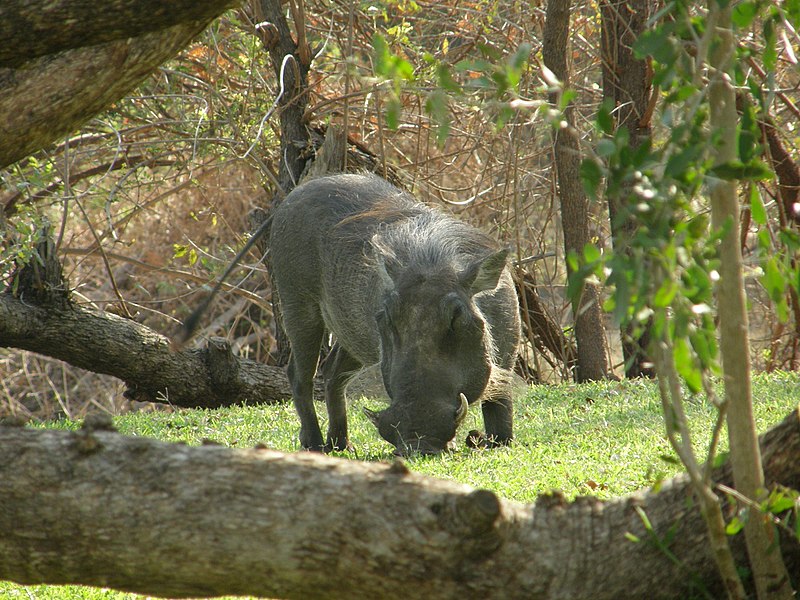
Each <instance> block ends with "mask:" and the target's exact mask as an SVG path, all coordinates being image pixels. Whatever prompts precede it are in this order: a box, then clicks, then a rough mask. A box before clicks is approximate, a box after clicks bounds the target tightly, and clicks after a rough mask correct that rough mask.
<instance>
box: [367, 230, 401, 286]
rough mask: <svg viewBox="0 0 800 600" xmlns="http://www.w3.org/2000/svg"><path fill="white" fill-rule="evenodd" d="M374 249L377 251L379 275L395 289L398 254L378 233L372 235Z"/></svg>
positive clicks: (386, 284)
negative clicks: (384, 242) (396, 254)
mask: <svg viewBox="0 0 800 600" xmlns="http://www.w3.org/2000/svg"><path fill="white" fill-rule="evenodd" d="M372 251H373V252H374V253H375V266H376V267H377V269H378V275H379V276H380V278H381V281H382V282H383V284H384V286H385V287H386V288H387V289H390V290H391V289H394V287H395V283H394V280H395V277H396V276H397V266H398V265H397V256H395V254H394V252H393V251H392V250H391V249H390V248H388V247H387V246H386V245H385V244H383V241H382V240H381V238H380V237H379V235H378V234H375V235H374V236H372Z"/></svg>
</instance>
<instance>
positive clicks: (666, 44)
mask: <svg viewBox="0 0 800 600" xmlns="http://www.w3.org/2000/svg"><path fill="white" fill-rule="evenodd" d="M672 29H673V28H672V27H657V28H655V29H648V30H647V31H645V32H644V33H642V35H640V36H639V39H637V40H636V42H635V43H634V45H633V52H634V54H635V55H636V58H638V59H639V60H643V59H645V58H647V57H648V56H652V57H653V58H654V59H655V60H657V61H658V62H660V63H661V64H665V65H670V64H672V63H674V62H675V61H676V60H677V51H676V47H675V40H674V38H673V36H672V33H673V31H672Z"/></svg>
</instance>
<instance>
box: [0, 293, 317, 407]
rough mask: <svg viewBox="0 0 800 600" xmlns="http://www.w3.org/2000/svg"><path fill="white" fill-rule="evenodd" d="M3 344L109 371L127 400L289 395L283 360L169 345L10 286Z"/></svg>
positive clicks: (179, 401)
mask: <svg viewBox="0 0 800 600" xmlns="http://www.w3.org/2000/svg"><path fill="white" fill-rule="evenodd" d="M0 347H8V348H20V349H22V350H30V351H31V352H37V353H39V354H44V355H46V356H51V357H53V358H57V359H59V360H63V361H65V362H68V363H69V364H71V365H74V366H76V367H80V368H82V369H87V370H89V371H93V372H95V373H104V374H107V375H113V376H114V377H117V378H119V379H121V380H122V381H124V382H125V383H126V384H127V386H128V390H127V391H126V392H125V395H126V396H127V397H128V398H130V399H132V400H138V401H149V402H169V403H170V404H172V405H173V406H181V407H188V408H216V407H221V406H230V405H234V404H244V403H250V404H253V403H272V402H278V401H282V400H285V399H287V398H289V397H291V388H290V387H289V381H288V379H287V377H286V373H285V372H284V370H283V369H282V368H280V367H271V366H267V365H263V364H260V363H257V362H255V361H253V360H249V359H245V358H239V357H236V356H233V355H232V354H231V349H230V347H229V346H228V344H227V343H226V342H225V340H222V339H213V340H212V341H211V342H210V347H209V348H206V349H202V350H183V351H180V352H173V351H172V350H170V341H169V339H167V338H166V337H164V336H163V335H160V334H158V333H156V332H154V331H153V330H151V329H149V328H148V327H145V326H144V325H141V324H139V323H137V322H135V321H132V320H130V319H125V318H123V317H119V316H117V315H115V314H112V313H108V312H101V311H96V310H90V309H86V308H82V307H78V306H74V305H67V306H66V307H57V306H52V305H50V306H45V307H40V306H35V305H32V304H27V303H26V302H25V300H24V298H23V299H18V298H15V297H13V296H12V295H11V294H0ZM317 393H318V394H320V397H321V393H322V392H321V391H320V390H317Z"/></svg>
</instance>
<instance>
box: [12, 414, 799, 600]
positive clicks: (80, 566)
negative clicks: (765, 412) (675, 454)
mask: <svg viewBox="0 0 800 600" xmlns="http://www.w3.org/2000/svg"><path fill="white" fill-rule="evenodd" d="M798 416H799V415H798V413H797V412H794V413H792V414H791V415H789V416H788V417H787V418H786V419H785V420H784V422H783V423H781V424H780V425H778V426H777V427H776V428H774V429H773V430H771V431H770V432H768V433H767V434H765V436H764V437H763V446H762V447H763V452H764V464H765V469H766V473H767V479H768V481H769V482H770V483H774V482H776V481H778V482H780V483H782V484H784V485H787V486H790V487H793V488H795V489H796V488H798V487H800V419H798ZM103 428H104V427H103V426H102V425H101V426H100V427H98V426H97V425H94V426H91V425H90V426H88V427H87V426H84V429H82V430H81V431H79V432H64V431H41V430H31V429H24V428H11V427H0V455H1V456H3V457H4V459H3V461H1V462H0V504H2V510H0V579H7V580H11V581H15V582H18V583H22V584H34V583H51V584H65V583H80V584H86V585H94V586H104V587H112V588H116V589H122V590H129V591H134V592H138V593H143V594H152V595H158V596H170V597H186V596H214V595H221V594H253V595H259V596H268V597H274V598H304V599H309V598H327V599H335V598H348V599H355V598H431V599H435V598H458V599H459V600H463V599H467V598H504V599H515V598H524V599H525V600H533V599H544V598H570V599H572V598H590V597H591V598H595V599H603V598H622V597H624V598H648V599H651V598H670V599H672V598H681V597H686V596H687V595H688V594H690V593H692V592H693V591H694V592H696V589H693V587H692V586H693V585H696V584H697V583H702V584H703V585H704V586H705V587H706V588H707V592H708V593H709V594H710V595H711V597H718V595H717V594H718V593H719V592H721V589H720V588H719V582H718V580H717V577H718V575H717V573H716V569H715V567H714V563H713V561H712V560H711V557H710V555H709V550H708V546H707V544H706V543H705V535H704V527H703V526H702V522H701V519H700V516H699V514H698V511H697V509H696V508H693V507H692V506H691V501H690V499H691V491H690V488H689V486H688V484H687V482H686V480H685V479H684V478H676V479H674V480H670V481H668V482H666V483H665V484H664V485H663V486H662V488H661V490H660V491H659V492H658V493H653V492H647V493H640V494H635V495H632V496H630V497H627V498H622V499H619V500H614V501H610V502H600V501H598V500H596V499H593V498H581V499H578V500H576V501H575V502H573V503H568V502H565V501H564V500H563V498H560V497H559V496H558V495H552V496H546V497H543V498H541V499H540V500H539V501H538V502H537V503H536V504H535V505H523V504H520V503H516V502H511V501H508V500H503V499H500V498H497V497H496V496H495V495H494V494H493V493H492V492H489V491H486V490H475V489H473V488H471V487H469V486H466V485H462V484H458V483H454V482H448V481H441V480H435V479H431V478H427V477H423V476H420V475H415V474H412V473H409V472H408V471H407V469H406V468H405V467H404V466H403V465H402V463H398V464H395V465H391V466H390V465H385V464H374V463H361V462H357V461H349V460H343V459H336V458H330V457H325V456H321V455H315V454H294V455H287V454H282V453H279V452H274V451H270V450H259V449H253V450H232V449H228V448H223V447H219V446H204V447H199V448H192V447H187V446H182V445H171V444H166V443H164V442H159V441H156V440H152V439H147V438H129V437H124V436H121V435H119V434H117V433H115V432H112V431H104V430H103ZM715 479H716V480H721V481H724V482H727V483H730V478H729V473H728V471H727V470H726V469H722V470H719V469H718V470H717V471H716V472H715ZM641 514H646V515H647V518H648V519H649V521H650V523H651V524H652V528H653V529H652V532H651V533H648V532H647V531H646V530H645V527H644V526H643V524H642V517H641ZM629 534H632V535H636V536H638V537H639V538H640V539H641V540H643V541H642V542H640V543H634V542H632V541H630V540H629V539H628V537H627V536H628V535H629ZM738 537H741V536H737V538H738ZM655 540H658V543H654V542H655ZM659 544H663V546H664V547H662V548H659ZM734 547H735V551H736V553H737V557H738V559H739V560H740V561H742V564H744V562H743V561H744V548H743V544H742V543H741V540H739V539H736V538H735V539H734ZM783 550H784V556H785V557H786V561H787V566H788V567H789V572H790V573H792V574H793V576H794V577H795V578H796V577H797V576H798V574H800V544H798V542H797V540H796V539H794V540H791V539H789V538H788V537H787V538H785V539H784V540H783ZM796 583H797V582H795V584H796Z"/></svg>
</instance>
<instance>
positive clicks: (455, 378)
mask: <svg viewBox="0 0 800 600" xmlns="http://www.w3.org/2000/svg"><path fill="white" fill-rule="evenodd" d="M373 244H374V245H375V248H376V251H377V255H378V268H379V272H380V273H381V280H382V282H383V289H384V293H383V297H382V302H381V303H380V310H379V311H378V313H377V315H376V316H375V319H376V323H377V328H378V332H379V334H380V340H381V344H380V352H381V362H380V364H381V373H382V376H383V383H384V386H385V387H386V391H387V392H388V394H389V397H390V399H391V404H390V406H389V407H388V408H386V409H385V410H383V411H380V412H374V411H371V410H368V409H366V410H365V412H366V414H367V416H368V417H369V418H370V420H371V421H372V422H373V423H374V424H375V426H376V427H377V428H378V431H379V432H380V435H381V437H383V438H384V439H385V440H386V441H388V442H390V443H392V444H393V445H394V446H395V447H396V451H395V452H396V453H397V454H409V453H423V454H436V453H439V452H441V451H442V450H444V449H445V448H447V447H448V445H449V443H450V441H451V440H452V439H453V437H454V436H455V434H456V429H457V428H458V426H459V425H460V424H461V422H462V421H463V420H464V418H465V417H466V415H467V408H468V405H469V404H470V403H472V402H475V401H477V400H478V399H479V398H480V397H481V395H482V394H483V392H484V390H485V389H486V386H487V383H488V382H489V379H490V376H491V373H492V369H493V364H494V360H493V357H494V344H493V341H492V336H491V333H490V328H489V327H488V325H487V323H486V320H485V318H484V315H483V314H482V313H481V310H480V308H479V306H478V305H477V304H476V302H475V296H476V295H478V294H481V293H484V292H489V291H490V290H494V289H495V287H496V286H497V284H498V280H499V279H500V276H501V274H502V272H503V270H504V268H505V266H506V256H507V253H508V252H507V250H501V251H499V252H495V253H493V254H484V255H483V256H480V257H478V258H471V259H469V261H468V262H467V263H466V264H461V265H457V266H456V267H454V266H453V265H454V263H453V262H452V261H444V260H441V258H440V257H438V256H435V255H434V256H426V255H421V256H415V257H411V259H409V258H408V257H405V258H404V259H403V260H402V261H399V260H397V257H396V256H395V255H394V254H393V253H392V252H391V251H387V249H386V246H384V245H382V244H381V243H380V242H379V241H378V242H377V243H376V241H375V240H374V241H373ZM394 247H397V246H396V245H395V246H394ZM401 265H402V266H401Z"/></svg>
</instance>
